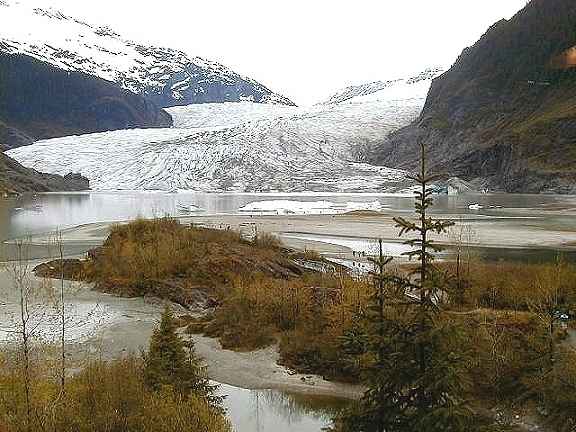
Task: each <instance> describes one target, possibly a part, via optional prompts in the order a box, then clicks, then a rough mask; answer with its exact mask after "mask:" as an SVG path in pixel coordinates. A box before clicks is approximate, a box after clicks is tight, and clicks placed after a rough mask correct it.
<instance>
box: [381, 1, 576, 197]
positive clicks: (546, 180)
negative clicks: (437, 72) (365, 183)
mask: <svg viewBox="0 0 576 432" xmlns="http://www.w3.org/2000/svg"><path fill="white" fill-rule="evenodd" d="M575 26H576V8H574V3H573V0H533V1H531V2H530V3H529V4H528V5H527V6H526V7H525V8H524V9H523V10H522V11H520V12H519V13H518V14H517V15H516V16H514V17H513V18H512V19H511V20H509V21H506V20H502V21H500V22H498V23H496V24H495V25H494V26H492V27H491V28H490V29H489V30H488V32H487V33H486V34H485V35H484V36H483V37H482V38H481V39H480V40H479V41H478V42H477V43H476V44H475V45H474V46H473V47H471V48H467V49H465V50H464V51H463V53H462V55H461V56H460V57H459V58H458V60H457V61H456V63H455V64H454V65H453V66H452V68H451V69H450V70H449V71H448V72H446V73H445V74H443V75H442V76H440V77H438V78H436V79H435V80H434V81H433V84H432V87H431V89H430V92H429V94H428V98H427V101H426V105H425V107H424V109H423V111H422V114H421V116H420V118H419V119H418V120H417V121H415V122H414V123H413V124H412V125H410V126H408V127H406V128H403V129H401V130H399V131H397V132H395V133H393V134H392V135H391V136H390V137H389V139H387V140H386V141H385V142H383V143H382V144H381V145H380V146H379V147H378V151H377V154H376V156H375V161H376V162H378V163H380V164H383V165H386V166H395V167H400V168H409V169H413V168H415V167H416V165H417V161H418V158H419V144H420V142H421V141H423V142H424V143H425V144H426V147H427V149H428V158H429V161H430V162H431V164H432V166H433V168H435V169H436V170H439V171H442V172H448V173H449V174H450V175H452V176H458V177H461V178H463V179H465V180H473V179H481V181H484V183H485V186H486V187H487V188H490V189H500V190H506V191H509V192H543V191H550V192H560V193H568V192H575V193H576V103H575V101H576V86H575V85H574V83H575V80H576V69H575V68H573V67H571V66H569V65H568V66H566V67H565V68H559V67H558V66H557V64H556V63H557V62H553V61H552V59H555V58H557V56H558V55H560V54H562V53H564V52H565V51H566V50H567V49H569V48H570V47H573V46H574V45H575V44H576V35H575V34H574V28H575Z"/></svg>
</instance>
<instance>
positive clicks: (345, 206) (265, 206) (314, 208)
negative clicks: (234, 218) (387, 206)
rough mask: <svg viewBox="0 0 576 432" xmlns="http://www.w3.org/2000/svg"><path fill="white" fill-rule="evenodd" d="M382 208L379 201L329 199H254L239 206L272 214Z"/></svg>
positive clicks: (334, 212)
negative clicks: (336, 201)
mask: <svg viewBox="0 0 576 432" xmlns="http://www.w3.org/2000/svg"><path fill="white" fill-rule="evenodd" d="M380 209H382V204H380V201H372V202H352V201H351V202H347V203H334V202H331V201H296V200H270V201H256V202H251V203H249V204H246V205H245V206H244V207H242V208H240V209H239V211H240V212H250V213H272V214H338V213H347V212H350V211H355V210H372V211H378V210H380Z"/></svg>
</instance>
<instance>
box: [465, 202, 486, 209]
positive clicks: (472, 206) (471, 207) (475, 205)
mask: <svg viewBox="0 0 576 432" xmlns="http://www.w3.org/2000/svg"><path fill="white" fill-rule="evenodd" d="M468 208H469V209H470V210H480V209H483V208H484V206H481V205H480V204H478V203H475V204H470V205H469V206H468Z"/></svg>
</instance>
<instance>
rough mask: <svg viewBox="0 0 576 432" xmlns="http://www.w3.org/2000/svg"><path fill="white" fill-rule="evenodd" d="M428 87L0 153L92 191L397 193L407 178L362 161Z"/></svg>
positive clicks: (190, 112)
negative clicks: (78, 178)
mask: <svg viewBox="0 0 576 432" xmlns="http://www.w3.org/2000/svg"><path fill="white" fill-rule="evenodd" d="M431 79H432V78H431V77H430V78H428V79H425V80H419V81H417V82H412V83H410V82H408V81H406V80H403V81H401V82H398V83H396V85H389V86H385V87H384V88H381V89H377V90H375V91H374V92H373V93H368V94H366V93H363V94H361V95H357V96H355V97H353V98H348V99H346V100H345V101H342V102H340V103H330V104H317V105H314V106H311V107H293V106H286V105H272V104H257V103H253V102H230V103H218V104H194V105H188V106H183V107H173V108H169V109H168V112H169V113H170V114H171V115H172V117H173V119H174V127H173V128H169V129H147V130H142V129H133V130H122V131H114V132H104V133H96V134H87V135H80V136H68V137H64V138H55V139H49V140H43V141H38V142H36V143H34V144H33V145H30V146H26V147H21V148H18V149H14V150H10V151H8V152H7V153H8V155H9V156H11V157H13V158H14V159H16V160H17V161H19V162H20V163H22V164H24V165H26V166H29V167H32V168H34V169H37V170H41V171H44V172H49V173H57V174H67V173H69V172H80V173H82V174H83V175H85V176H86V177H88V178H89V179H90V182H91V186H92V188H93V189H96V190H167V191H177V190H195V191H204V192H221V191H231V192H304V191H314V192H346V193H350V192H354V193H356V192H379V193H382V192H390V193H395V192H400V191H405V190H406V189H407V188H409V187H410V186H411V184H412V183H411V181H409V180H408V179H407V176H406V173H405V172H404V171H401V170H397V169H393V168H387V167H382V166H374V165H370V164H368V163H366V162H365V160H366V159H367V156H368V155H369V152H370V150H371V148H372V147H373V146H374V145H376V144H378V143H379V142H381V141H382V140H384V139H386V137H387V135H388V134H389V133H391V132H393V131H395V130H397V129H399V128H401V127H403V126H406V125H407V124H409V123H410V122H411V121H413V120H414V119H415V118H417V116H418V115H419V113H420V111H421V109H422V107H423V105H424V101H425V97H426V94H427V91H428V87H429V86H430V83H431Z"/></svg>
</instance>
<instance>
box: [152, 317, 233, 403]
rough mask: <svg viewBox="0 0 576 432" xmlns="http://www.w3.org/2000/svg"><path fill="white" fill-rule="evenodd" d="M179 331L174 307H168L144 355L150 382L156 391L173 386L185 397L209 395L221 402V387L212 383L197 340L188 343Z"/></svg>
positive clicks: (216, 401)
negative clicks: (198, 353) (197, 350)
mask: <svg viewBox="0 0 576 432" xmlns="http://www.w3.org/2000/svg"><path fill="white" fill-rule="evenodd" d="M177 330H178V326H177V323H176V319H175V318H174V314H173V312H172V309H170V307H168V306H166V308H165V309H164V312H163V313H162V317H161V319H160V324H159V326H158V327H157V328H156V329H155V330H154V333H153V335H152V338H151V339H150V348H149V351H148V353H146V354H145V355H144V380H145V382H146V385H147V386H148V387H149V388H151V389H152V390H155V391H159V390H161V389H162V388H163V387H165V386H170V387H172V388H173V389H174V390H176V391H177V392H179V393H180V394H182V395H183V396H187V395H189V394H190V393H193V394H195V395H198V396H201V397H204V398H207V399H208V401H209V402H210V403H211V404H212V405H214V406H218V405H220V403H221V402H222V398H220V397H218V396H216V395H215V394H214V393H215V391H216V389H217V386H214V385H211V384H210V382H209V380H208V378H207V377H206V373H205V367H204V365H203V364H202V360H201V359H200V358H199V357H198V356H197V354H196V352H195V349H194V343H193V342H192V341H188V342H184V341H183V340H182V339H181V338H180V337H179V336H178V333H177Z"/></svg>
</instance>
